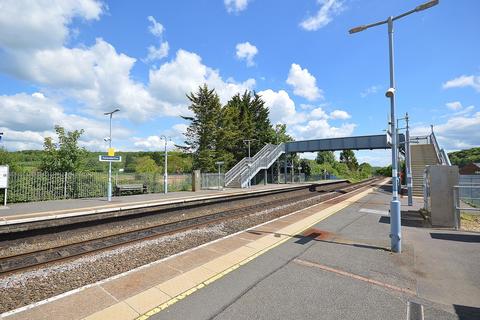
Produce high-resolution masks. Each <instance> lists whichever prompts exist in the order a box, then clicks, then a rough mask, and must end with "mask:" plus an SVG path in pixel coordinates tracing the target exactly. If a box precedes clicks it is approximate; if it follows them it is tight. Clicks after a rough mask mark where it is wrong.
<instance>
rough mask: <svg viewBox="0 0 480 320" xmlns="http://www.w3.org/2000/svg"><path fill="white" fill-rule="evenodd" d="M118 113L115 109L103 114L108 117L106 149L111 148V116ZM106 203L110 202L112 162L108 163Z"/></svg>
mask: <svg viewBox="0 0 480 320" xmlns="http://www.w3.org/2000/svg"><path fill="white" fill-rule="evenodd" d="M118 111H120V109H115V110H113V111H110V112H105V113H104V115H106V116H109V117H110V134H109V136H108V149H111V148H112V116H113V114H114V113H115V112H118ZM107 197H108V201H109V202H110V201H112V161H109V162H108V195H107Z"/></svg>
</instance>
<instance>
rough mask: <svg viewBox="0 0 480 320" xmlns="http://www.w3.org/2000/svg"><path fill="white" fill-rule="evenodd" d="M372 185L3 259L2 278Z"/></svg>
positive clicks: (326, 190)
mask: <svg viewBox="0 0 480 320" xmlns="http://www.w3.org/2000/svg"><path fill="white" fill-rule="evenodd" d="M372 182H374V180H368V181H364V182H360V183H355V184H348V183H340V184H339V185H329V186H324V187H322V186H318V187H317V188H320V190H317V192H311V193H309V194H302V195H297V196H294V197H289V198H283V199H276V200H272V201H269V202H264V203H260V204H253V205H251V206H247V207H243V208H237V209H231V210H224V211H221V212H216V213H212V214H206V215H202V216H199V217H194V218H188V219H183V220H180V221H176V222H171V223H165V224H160V225H156V226H150V227H147V228H141V229H137V230H134V231H126V232H121V233H117V234H115V235H109V236H105V237H99V238H96V239H92V240H86V241H81V242H76V243H72V244H68V245H63V246H58V247H54V248H50V249H46V250H38V251H32V252H28V253H22V254H17V255H12V256H8V257H3V258H1V259H0V275H5V274H10V273H14V272H19V271H23V270H27V269H31V268H35V267H41V266H44V265H47V264H51V263H55V262H60V261H64V260H68V259H72V258H74V257H79V256H83V255H87V254H92V253H97V252H101V251H104V250H109V249H113V248H116V247H119V246H123V245H127V244H133V243H136V242H140V241H145V240H149V239H153V238H158V237H164V236H168V235H172V234H175V233H179V232H182V231H186V230H189V229H195V228H201V227H204V226H207V225H212V224H219V223H222V222H224V221H227V220H230V219H238V218H241V217H245V216H249V215H252V214H255V213H258V212H261V211H262V210H266V209H270V208H276V207H280V206H283V205H288V204H289V203H298V202H302V201H309V200H311V199H313V198H315V197H318V198H321V201H322V202H325V201H328V200H331V199H332V198H337V197H338V196H339V195H342V194H346V193H349V192H351V191H353V190H356V189H359V188H362V187H364V186H366V185H370V184H371V183H372ZM339 201H341V200H339Z"/></svg>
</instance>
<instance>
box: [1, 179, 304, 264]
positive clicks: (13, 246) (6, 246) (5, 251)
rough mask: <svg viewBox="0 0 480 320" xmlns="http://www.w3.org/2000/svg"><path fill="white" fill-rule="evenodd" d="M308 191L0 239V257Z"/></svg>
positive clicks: (160, 212)
mask: <svg viewBox="0 0 480 320" xmlns="http://www.w3.org/2000/svg"><path fill="white" fill-rule="evenodd" d="M308 194H311V192H309V191H308V189H306V190H298V191H294V192H289V193H288V194H287V193H280V194H274V195H269V196H265V197H259V198H253V199H244V200H235V201H230V202H224V203H217V204H212V205H205V206H201V207H195V208H190V209H183V210H181V211H180V210H177V211H163V212H162V211H159V213H158V214H156V215H150V216H144V217H140V218H132V219H129V220H124V221H116V222H110V223H105V224H101V225H98V226H93V227H92V226H90V227H85V228H78V229H75V230H68V231H61V232H55V233H54V234H47V235H42V236H35V237H29V238H24V239H18V240H11V241H3V242H0V258H3V257H8V256H12V255H17V254H22V253H28V252H32V251H37V250H44V249H50V248H54V247H57V246H61V245H68V244H72V243H78V242H82V241H87V240H91V239H97V238H100V237H106V236H110V235H115V234H118V233H120V232H128V231H134V230H138V229H141V228H146V227H152V226H156V225H160V224H165V223H171V222H176V221H179V220H183V219H187V218H194V217H198V216H203V215H207V214H212V213H216V212H221V211H225V210H232V209H238V208H244V207H248V206H251V205H252V204H260V203H267V202H270V201H273V200H279V199H285V198H287V197H288V198H290V197H296V196H301V195H308Z"/></svg>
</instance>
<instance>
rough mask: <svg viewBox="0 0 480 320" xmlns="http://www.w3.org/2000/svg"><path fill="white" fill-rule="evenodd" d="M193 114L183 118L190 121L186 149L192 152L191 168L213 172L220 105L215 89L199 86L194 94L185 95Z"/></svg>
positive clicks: (186, 134)
mask: <svg viewBox="0 0 480 320" xmlns="http://www.w3.org/2000/svg"><path fill="white" fill-rule="evenodd" d="M187 98H188V99H189V100H190V102H191V104H190V106H189V107H188V109H190V110H191V111H192V112H193V116H192V117H183V118H184V119H185V120H189V121H190V125H189V126H188V128H187V132H186V133H185V136H186V141H185V144H186V147H184V149H187V150H190V151H192V152H193V167H194V169H200V170H202V171H207V172H208V171H213V170H215V159H216V147H217V141H218V138H219V136H218V134H219V132H218V127H219V124H220V113H221V104H220V98H219V97H218V95H217V93H216V92H215V89H212V90H210V89H209V88H208V87H207V85H206V84H204V85H203V86H200V87H199V88H198V91H197V92H196V93H190V94H187Z"/></svg>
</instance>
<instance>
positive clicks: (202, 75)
mask: <svg viewBox="0 0 480 320" xmlns="http://www.w3.org/2000/svg"><path fill="white" fill-rule="evenodd" d="M149 79H150V87H149V90H150V92H151V93H152V94H153V95H154V96H155V97H156V98H157V99H161V100H162V101H165V102H167V103H168V104H170V105H186V104H187V98H186V96H185V94H187V93H188V94H189V93H190V92H196V91H197V89H198V86H201V85H202V84H204V83H206V84H207V85H208V86H209V87H210V88H215V90H216V92H217V93H218V95H219V96H220V100H221V101H222V103H225V102H226V101H228V99H230V98H231V97H232V96H233V95H235V94H237V93H238V92H242V91H245V90H251V89H252V88H253V87H254V86H255V80H254V79H248V80H246V81H244V82H241V83H239V82H236V81H234V80H232V79H227V80H226V81H224V80H223V79H222V77H221V76H220V74H219V71H218V70H215V69H212V68H210V67H208V66H206V65H204V64H203V63H202V59H201V57H200V56H199V55H197V54H196V53H193V52H188V51H185V50H179V51H178V52H177V55H176V57H175V59H173V60H172V61H170V62H166V63H164V64H163V65H162V66H160V68H158V69H156V70H150V73H149Z"/></svg>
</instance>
